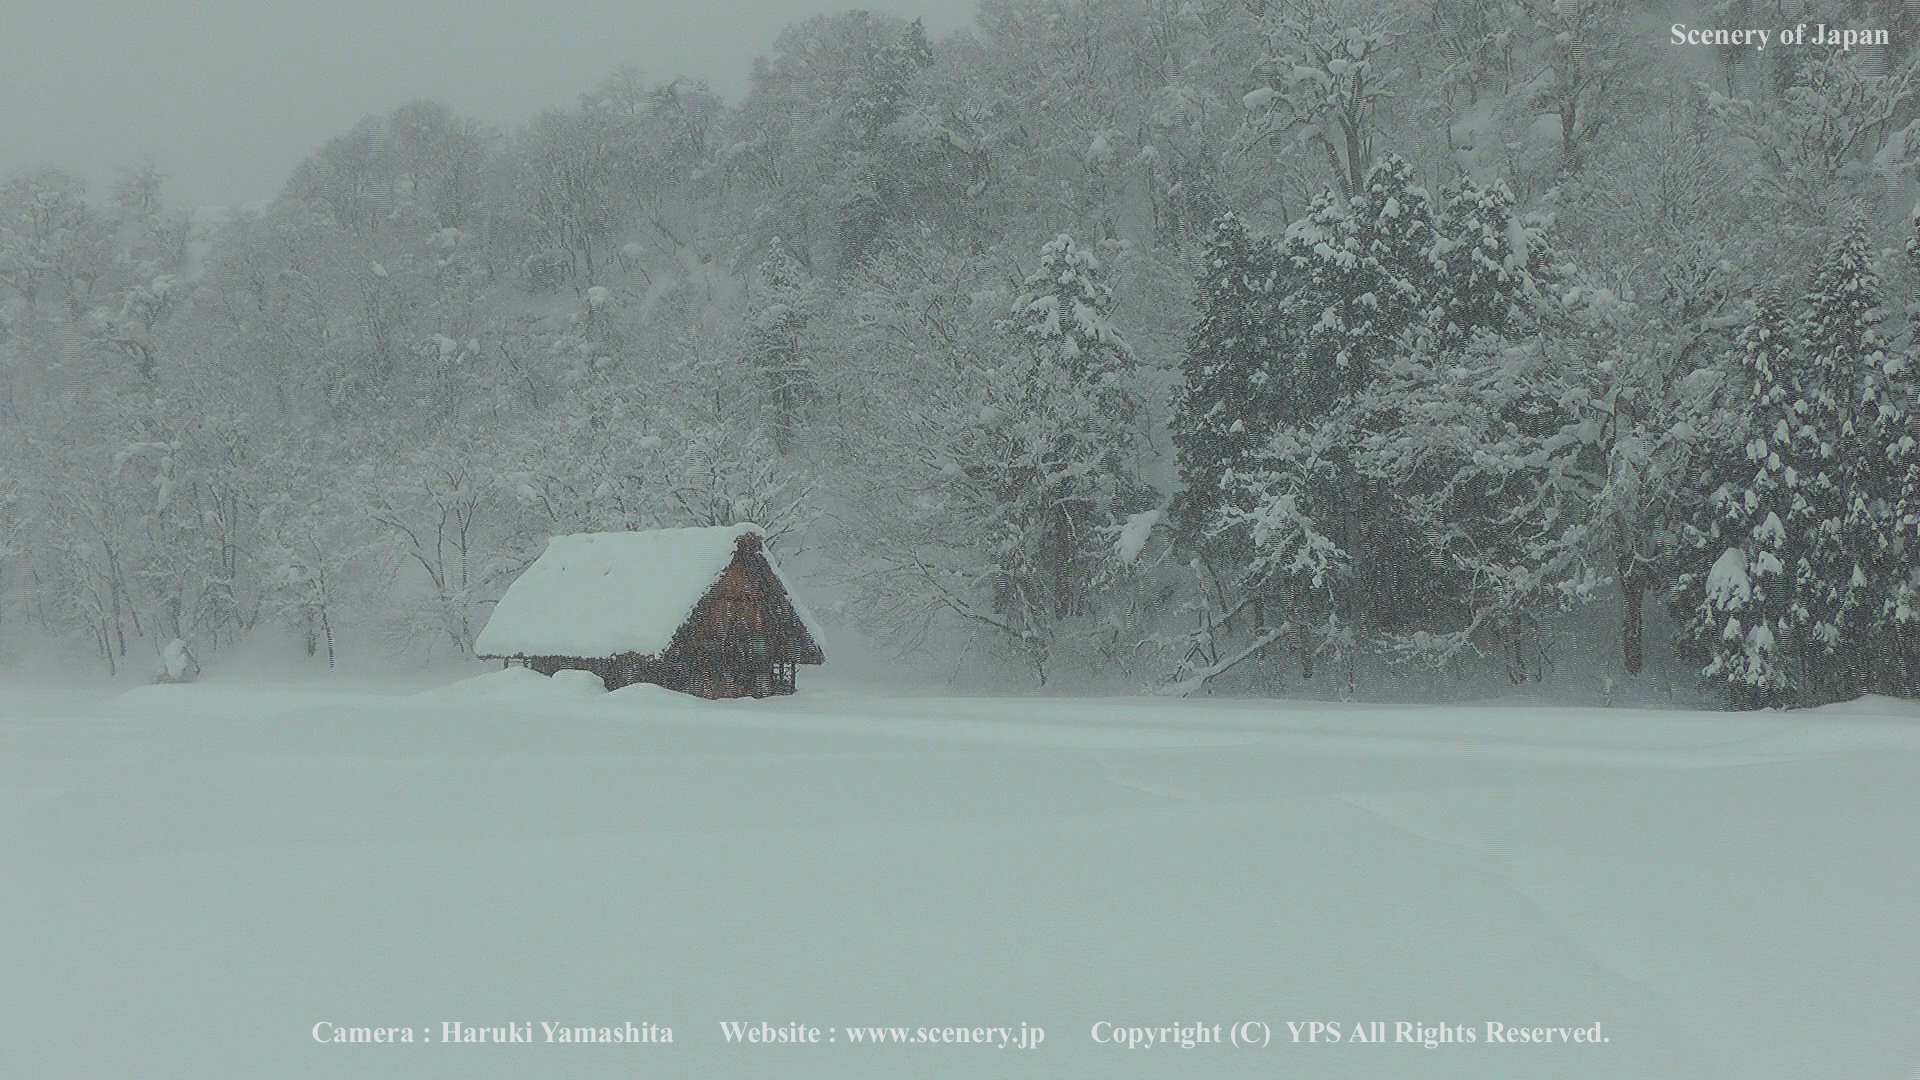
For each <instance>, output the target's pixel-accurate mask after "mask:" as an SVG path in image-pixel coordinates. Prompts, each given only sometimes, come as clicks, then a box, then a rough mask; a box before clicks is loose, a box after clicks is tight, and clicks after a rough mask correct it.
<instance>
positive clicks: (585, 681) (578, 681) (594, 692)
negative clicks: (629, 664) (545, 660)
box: [508, 668, 607, 697]
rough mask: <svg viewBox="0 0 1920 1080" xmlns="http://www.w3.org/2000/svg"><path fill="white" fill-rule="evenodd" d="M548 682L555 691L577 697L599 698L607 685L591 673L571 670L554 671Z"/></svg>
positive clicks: (605, 690)
mask: <svg viewBox="0 0 1920 1080" xmlns="http://www.w3.org/2000/svg"><path fill="white" fill-rule="evenodd" d="M508 670H512V669H511V668H509V669H508ZM548 681H549V682H551V683H553V687H554V689H555V690H558V691H561V692H564V693H567V694H571V695H576V696H579V697H599V696H600V695H602V694H605V693H606V692H607V684H606V683H604V682H602V681H601V679H600V676H598V675H595V674H594V673H593V672H591V671H576V670H573V669H571V668H569V669H567V670H564V671H556V672H554V673H553V675H552V677H551V678H549V679H548Z"/></svg>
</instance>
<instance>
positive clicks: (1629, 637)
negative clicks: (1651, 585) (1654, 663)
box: [1620, 571, 1646, 675]
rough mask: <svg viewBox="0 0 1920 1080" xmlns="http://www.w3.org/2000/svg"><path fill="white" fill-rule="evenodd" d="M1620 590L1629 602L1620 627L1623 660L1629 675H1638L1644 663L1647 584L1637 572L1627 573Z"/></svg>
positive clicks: (1622, 576)
mask: <svg viewBox="0 0 1920 1080" xmlns="http://www.w3.org/2000/svg"><path fill="white" fill-rule="evenodd" d="M1620 589H1621V592H1622V593H1624V594H1625V597H1626V601H1627V614H1626V618H1625V619H1624V620H1623V621H1622V623H1621V627H1620V652H1621V660H1622V662H1623V663H1624V664H1625V665H1626V669H1627V674H1629V675H1638V674H1640V668H1641V667H1642V665H1643V662H1644V655H1643V649H1642V639H1643V637H1644V634H1645V625H1646V618H1645V615H1644V613H1643V601H1644V600H1645V598H1646V583H1645V582H1644V581H1642V580H1641V579H1640V575H1639V573H1638V572H1637V571H1627V572H1625V573H1623V574H1621V575H1620Z"/></svg>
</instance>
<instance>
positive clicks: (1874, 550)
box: [1795, 225, 1909, 700]
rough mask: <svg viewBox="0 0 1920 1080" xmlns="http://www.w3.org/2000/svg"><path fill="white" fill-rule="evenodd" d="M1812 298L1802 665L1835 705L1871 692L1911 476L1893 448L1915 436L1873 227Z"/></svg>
mask: <svg viewBox="0 0 1920 1080" xmlns="http://www.w3.org/2000/svg"><path fill="white" fill-rule="evenodd" d="M1806 303H1807V311H1806V313H1805V315H1804V316H1803V319H1802V326H1801V328H1800V331H1799V336H1800V338H1801V340H1802V342H1803V348H1804V350H1805V354H1806V359H1805V364H1806V367H1807V370H1808V375H1809V378H1808V385H1807V387H1806V388H1805V389H1806V393H1804V395H1803V402H1804V406H1803V413H1802V416H1801V420H1802V422H1803V423H1805V424H1806V425H1807V426H1809V427H1811V428H1812V430H1813V431H1814V432H1815V433H1816V437H1817V438H1818V439H1819V440H1820V441H1819V443H1818V447H1819V462H1818V465H1817V468H1816V469H1815V470H1814V472H1813V480H1812V484H1811V485H1810V490H1809V491H1808V492H1807V493H1806V494H1805V498H1806V499H1807V501H1808V503H1809V507H1808V510H1809V511H1811V512H1810V513H1808V514H1807V515H1806V517H1807V525H1808V526H1809V533H1808V537H1807V545H1806V548H1805V550H1804V552H1803V553H1802V556H1801V559H1800V561H1799V563H1798V565H1797V567H1796V574H1795V576H1796V579H1797V581H1796V583H1797V585H1798V592H1799V596H1798V601H1799V608H1800V610H1801V614H1800V617H1801V619H1802V621H1803V622H1804V633H1805V634H1806V639H1805V641H1803V643H1802V645H1801V648H1802V653H1803V655H1802V656H1801V658H1800V659H1801V663H1802V665H1803V667H1804V668H1805V669H1806V672H1805V676H1804V684H1805V685H1804V690H1805V691H1806V692H1807V693H1808V694H1809V695H1810V696H1812V697H1813V698H1815V699H1819V700H1831V699H1835V698H1845V697H1851V696H1853V695H1855V694H1858V693H1860V692H1862V691H1863V690H1865V689H1866V688H1867V686H1868V685H1869V683H1870V681H1871V680H1872V678H1873V669H1874V667H1875V666H1876V665H1875V656H1874V654H1875V653H1876V651H1877V640H1876V639H1878V638H1879V637H1880V634H1879V633H1878V630H1879V629H1880V627H1879V623H1880V621H1881V615H1882V606H1883V601H1884V597H1886V596H1887V595H1889V594H1890V593H1891V592H1892V587H1893V584H1894V582H1893V580H1892V576H1893V572H1894V569H1895V568H1894V567H1893V566H1892V565H1891V564H1890V561H1889V559H1888V556H1889V555H1890V554H1891V553H1892V551H1893V548H1894V541H1895V535H1894V534H1895V532H1896V531H1897V524H1896V518H1895V516H1894V515H1895V511H1896V507H1897V506H1898V503H1899V487H1900V483H1901V480H1902V479H1903V477H1902V476H1901V475H1900V474H1899V473H1897V472H1895V471H1894V468H1895V467H1897V464H1898V462H1897V460H1895V458H1894V457H1893V456H1892V455H1891V454H1890V451H1892V450H1893V449H1894V445H1893V444H1894V443H1896V442H1897V441H1898V440H1899V439H1900V437H1901V436H1903V435H1907V434H1908V433H1909V432H1908V431H1907V428H1906V423H1907V415H1906V411H1905V408H1904V404H1905V403H1904V402H1901V401H1899V400H1898V398H1897V397H1896V395H1895V393H1894V386H1893V384H1892V382H1891V379H1890V377H1891V376H1894V375H1898V374H1899V373H1900V370H1901V366H1902V365H1901V363H1900V361H1899V360H1898V359H1897V358H1896V357H1895V354H1892V353H1891V352H1890V351H1889V349H1888V342H1887V340H1886V338H1885V336H1884V334H1883V333H1882V331H1881V329H1880V327H1881V324H1882V323H1883V322H1884V321H1885V317H1886V316H1885V311H1884V307H1883V304H1882V300H1881V290H1880V284H1879V277H1878V275H1877V274H1876V273H1875V272H1874V269H1873V266H1872V263H1871V255H1870V252H1869V249H1868V247H1867V236H1866V231H1865V229H1864V227H1861V226H1857V225H1856V226H1854V227H1853V228H1851V229H1849V230H1848V231H1847V232H1846V234H1845V235H1844V237H1843V238H1842V240H1841V242H1840V244H1839V245H1838V246H1837V247H1836V248H1835V249H1834V251H1833V253H1832V254H1831V255H1830V256H1829V257H1828V258H1827V260H1826V261H1825V262H1824V263H1822V264H1821V267H1820V269H1819V271H1818V272H1817V273H1816V274H1815V275H1814V279H1813V285H1812V288H1811V290H1810V291H1809V293H1808V295H1807V297H1806Z"/></svg>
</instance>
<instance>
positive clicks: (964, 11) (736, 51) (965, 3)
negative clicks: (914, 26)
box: [0, 0, 973, 205]
mask: <svg viewBox="0 0 1920 1080" xmlns="http://www.w3.org/2000/svg"><path fill="white" fill-rule="evenodd" d="M854 7H864V8H867V9H869V10H875V11H884V12H887V13H888V14H894V15H899V16H901V17H903V18H913V17H921V18H924V19H925V20H926V23H927V30H928V32H929V33H930V34H933V35H935V36H936V37H937V36H938V35H940V34H942V33H945V32H947V31H949V30H952V29H955V28H957V27H960V26H964V25H966V24H968V23H970V22H971V20H972V12H973V0H864V2H863V0H840V2H838V3H835V2H832V0H402V2H398V3H393V2H380V0H280V2H274V0H0V174H5V173H9V172H12V171H14V170H15V169H19V168H23V167H30V166H38V165H57V166H59V167H61V168H65V169H68V170H69V171H73V172H77V173H80V174H81V175H83V176H85V177H86V178H87V179H88V180H90V181H92V182H93V183H94V184H95V186H96V189H98V187H99V186H100V185H102V184H103V183H104V182H106V181H108V180H110V179H111V178H112V177H113V176H114V175H115V172H114V170H115V167H116V166H119V165H126V164H133V163H135V162H137V161H139V160H140V159H142V158H146V159H150V160H152V161H153V162H154V163H155V164H156V165H157V166H158V167H159V169H160V171H161V172H162V173H163V174H165V176H166V178H167V199H168V201H169V202H174V203H177V204H182V205H222V204H235V203H244V202H249V201H253V200H262V199H269V198H272V197H273V195H274V194H275V193H276V192H277V191H278V190H279V188H280V185H281V183H282V182H283V181H284V180H285V179H286V177H287V174H288V173H289V172H290V171H291V170H292V169H293V166H294V165H295V164H297V163H298V162H299V161H300V159H301V158H303V157H305V156H306V155H307V154H309V153H311V152H312V151H313V150H315V149H317V148H318V147H319V146H320V144H321V143H323V142H325V141H326V140H327V139H329V138H332V137H333V136H335V135H338V134H342V133H344V132H345V131H346V130H347V129H348V128H349V127H350V126H352V124H353V122H354V121H356V120H358V119H359V118H361V117H362V116H365V115H367V114H369V113H373V112H381V111H385V110H387V109H391V108H393V107H394V106H396V105H399V104H401V103H403V102H405V101H408V100H410V99H412V98H417V97H431V98H435V99H437V100H440V101H443V102H445V103H446V104H448V105H450V106H452V107H453V108H454V109H455V110H457V111H459V112H462V113H466V114H468V115H472V116H475V117H477V118H479V119H480V120H482V121H485V122H486V123H488V124H490V125H493V126H494V127H496V128H501V129H510V128H512V127H513V126H515V125H517V124H519V123H522V122H524V121H526V120H528V119H530V118H532V117H533V116H534V115H535V114H536V113H538V112H539V111H540V110H541V109H543V108H549V107H553V106H562V105H571V104H572V103H573V102H574V99H575V96H576V95H578V94H579V93H580V92H581V91H583V90H586V89H588V88H589V87H591V86H592V85H593V84H594V83H596V82H598V81H599V80H600V79H601V77H603V76H604V75H606V74H607V73H608V72H609V71H611V70H612V69H613V68H614V67H615V66H617V65H619V64H622V63H631V64H635V65H637V66H639V67H640V68H641V69H642V70H644V71H646V72H647V73H648V74H649V75H653V76H658V77H660V78H663V79H664V78H668V77H671V76H672V75H675V74H685V75H690V76H694V77H696V78H705V79H707V80H709V81H710V82H711V83H712V84H713V87H714V89H716V90H718V91H719V92H720V93H721V94H723V95H724V96H725V97H726V98H727V100H728V101H729V102H731V101H734V100H736V99H737V98H738V97H739V95H740V94H741V93H742V92H743V91H744V90H745V89H746V83H747V74H748V72H749V70H751V67H752V63H753V58H754V57H755V56H758V55H760V54H762V53H765V52H767V51H768V49H769V48H770V47H771V46H772V44H773V39H774V36H775V35H776V34H778V33H779V31H780V28H781V27H783V26H785V25H787V24H788V23H791V22H797V21H799V20H800V19H803V18H806V17H807V16H809V15H814V14H818V13H821V12H829V11H839V10H846V9H849V8H854Z"/></svg>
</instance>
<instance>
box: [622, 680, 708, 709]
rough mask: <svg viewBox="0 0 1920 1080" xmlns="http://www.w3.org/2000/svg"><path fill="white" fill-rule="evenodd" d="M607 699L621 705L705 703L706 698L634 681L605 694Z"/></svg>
mask: <svg viewBox="0 0 1920 1080" xmlns="http://www.w3.org/2000/svg"><path fill="white" fill-rule="evenodd" d="M607 700H608V701H617V702H619V703H620V704H622V705H705V704H708V702H707V699H706V698H699V697H694V696H693V695H692V694H682V693H680V692H679V691H677V690H669V689H667V688H666V687H664V686H658V685H656V684H654V683H634V684H632V685H630V686H623V687H621V688H620V689H618V690H615V691H613V692H612V693H610V694H608V695H607Z"/></svg>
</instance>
